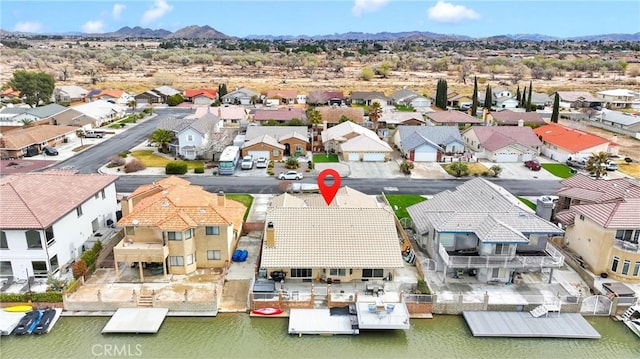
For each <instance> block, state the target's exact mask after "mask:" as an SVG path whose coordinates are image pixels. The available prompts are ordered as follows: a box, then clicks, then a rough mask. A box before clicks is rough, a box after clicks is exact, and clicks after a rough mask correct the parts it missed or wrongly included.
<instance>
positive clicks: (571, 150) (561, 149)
mask: <svg viewBox="0 0 640 359" xmlns="http://www.w3.org/2000/svg"><path fill="white" fill-rule="evenodd" d="M533 132H535V134H536V135H537V136H538V138H539V139H540V140H541V141H542V151H541V152H542V154H543V155H545V156H546V157H549V158H550V159H552V160H556V161H558V162H565V161H566V160H567V159H569V157H571V158H572V159H574V160H576V159H586V158H589V156H590V155H591V154H592V153H594V152H595V153H598V152H601V151H604V152H609V145H610V144H609V140H607V139H606V138H602V137H600V136H596V135H593V134H590V133H588V132H584V131H580V130H576V129H573V128H569V127H565V126H562V125H558V124H555V123H550V124H547V125H544V126H540V127H538V128H536V129H534V130H533Z"/></svg>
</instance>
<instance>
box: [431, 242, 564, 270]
mask: <svg viewBox="0 0 640 359" xmlns="http://www.w3.org/2000/svg"><path fill="white" fill-rule="evenodd" d="M545 251H546V255H544V256H519V255H516V256H515V257H508V256H451V255H449V253H447V250H446V249H445V248H444V247H443V246H442V245H440V247H439V249H438V254H439V255H440V258H442V260H443V261H444V263H445V264H446V266H447V267H450V268H522V269H527V268H559V267H562V265H563V264H564V256H563V255H562V254H561V253H560V252H559V251H558V250H557V249H555V248H554V247H553V246H552V245H551V244H549V243H547V246H546V248H545Z"/></svg>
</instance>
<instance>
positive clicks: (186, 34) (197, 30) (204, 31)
mask: <svg viewBox="0 0 640 359" xmlns="http://www.w3.org/2000/svg"><path fill="white" fill-rule="evenodd" d="M165 38H166V39H211V40H221V39H230V38H231V36H227V35H225V34H223V33H221V32H220V31H218V30H216V29H214V28H212V27H210V26H208V25H205V26H198V25H191V26H187V27H185V28H182V29H180V30H178V31H176V32H174V33H173V34H170V35H167V36H166V37H165Z"/></svg>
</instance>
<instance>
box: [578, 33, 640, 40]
mask: <svg viewBox="0 0 640 359" xmlns="http://www.w3.org/2000/svg"><path fill="white" fill-rule="evenodd" d="M571 40H576V41H640V32H636V33H635V34H604V35H591V36H578V37H572V38H571Z"/></svg>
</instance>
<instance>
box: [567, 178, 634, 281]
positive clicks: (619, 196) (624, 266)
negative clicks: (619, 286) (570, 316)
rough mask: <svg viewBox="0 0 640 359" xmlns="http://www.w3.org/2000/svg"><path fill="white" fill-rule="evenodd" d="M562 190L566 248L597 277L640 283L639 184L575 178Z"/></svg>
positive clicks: (625, 181)
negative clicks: (603, 276) (604, 275)
mask: <svg viewBox="0 0 640 359" xmlns="http://www.w3.org/2000/svg"><path fill="white" fill-rule="evenodd" d="M562 186H563V187H562V189H560V190H559V191H558V192H557V195H558V197H559V199H558V203H557V206H556V208H557V210H556V214H555V220H556V221H557V222H558V223H560V224H561V225H563V226H564V227H566V233H565V238H564V241H565V245H566V246H567V247H568V248H569V249H570V250H571V251H573V252H574V253H575V254H576V255H577V256H578V257H579V258H582V259H581V260H582V261H583V265H584V266H585V267H587V268H588V269H589V270H590V271H591V272H593V273H594V274H597V275H600V274H602V273H604V274H606V275H607V276H609V277H612V278H614V279H617V280H620V281H623V282H628V283H640V245H639V244H638V242H639V239H640V182H638V181H635V180H631V179H626V178H622V179H614V180H604V179H593V178H590V177H588V176H586V175H583V174H576V175H575V176H573V177H571V178H569V179H567V180H565V181H562Z"/></svg>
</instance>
